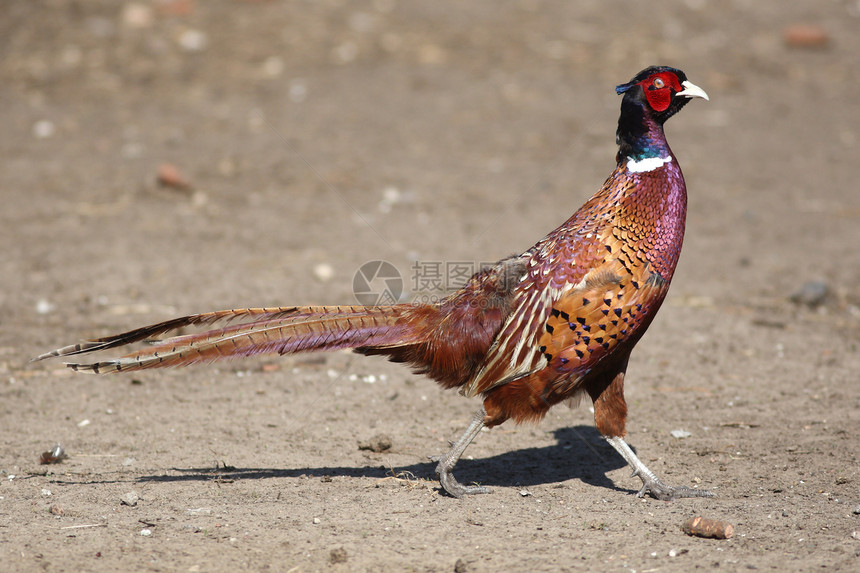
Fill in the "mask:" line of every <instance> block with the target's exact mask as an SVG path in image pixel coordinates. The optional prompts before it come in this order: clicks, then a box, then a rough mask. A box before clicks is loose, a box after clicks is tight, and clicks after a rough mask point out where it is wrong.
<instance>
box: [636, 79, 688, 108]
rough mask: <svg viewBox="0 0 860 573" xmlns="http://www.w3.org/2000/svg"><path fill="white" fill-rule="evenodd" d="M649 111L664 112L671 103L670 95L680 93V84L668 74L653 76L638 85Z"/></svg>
mask: <svg viewBox="0 0 860 573" xmlns="http://www.w3.org/2000/svg"><path fill="white" fill-rule="evenodd" d="M640 85H641V86H642V90H643V91H644V92H645V98H646V99H647V100H648V105H650V106H651V109H653V110H654V111H657V112H661V111H666V110H667V109H668V108H669V104H671V103H672V93H673V92H675V93H677V92H679V91H681V82H679V81H678V77H677V76H676V75H675V74H673V73H670V72H663V73H659V74H654V75H653V76H651V77H649V78H648V79H647V80H645V81H644V82H642V83H641V84H640Z"/></svg>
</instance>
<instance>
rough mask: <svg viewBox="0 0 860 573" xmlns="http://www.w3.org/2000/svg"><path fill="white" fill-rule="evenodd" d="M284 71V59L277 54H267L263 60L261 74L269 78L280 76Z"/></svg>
mask: <svg viewBox="0 0 860 573" xmlns="http://www.w3.org/2000/svg"><path fill="white" fill-rule="evenodd" d="M283 73H284V60H283V59H281V58H279V57H278V56H269V57H268V58H266V60H265V61H264V62H263V74H264V75H266V76H267V77H270V78H277V77H280V75H281V74H283Z"/></svg>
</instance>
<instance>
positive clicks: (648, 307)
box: [37, 66, 713, 499]
mask: <svg viewBox="0 0 860 573" xmlns="http://www.w3.org/2000/svg"><path fill="white" fill-rule="evenodd" d="M616 92H617V93H618V94H621V95H623V99H622V101H621V115H620V119H619V121H618V131H617V143H618V154H617V157H616V161H617V166H616V167H615V170H614V171H613V172H612V174H611V175H610V176H609V178H608V179H607V180H606V182H605V183H604V185H603V187H602V188H601V189H600V191H598V192H597V193H596V194H595V195H594V196H593V197H592V198H591V199H589V200H588V202H586V203H585V205H583V206H582V207H581V208H580V209H579V210H578V211H576V213H574V214H573V216H572V217H570V219H568V220H567V221H566V222H565V223H564V224H562V225H561V226H560V227H559V228H557V229H556V230H554V231H552V232H551V233H550V234H549V235H547V236H546V237H545V238H543V239H541V240H540V241H539V242H538V243H537V244H536V245H535V246H533V247H532V248H530V249H529V250H527V251H526V252H524V253H523V254H521V255H519V256H512V257H509V258H506V259H503V260H501V261H500V262H498V263H497V264H496V265H495V266H494V267H492V268H490V269H488V270H485V271H482V272H479V273H477V274H476V275H474V276H473V277H471V279H469V281H468V282H467V284H466V285H465V286H464V287H463V288H462V289H460V290H459V291H457V292H455V293H453V294H452V295H450V296H448V297H447V298H445V299H443V300H441V301H439V302H438V303H436V304H395V305H391V306H292V307H281V308H252V309H242V310H225V311H218V312H210V313H204V314H196V315H191V316H185V317H181V318H175V319H173V320H168V321H166V322H162V323H159V324H154V325H151V326H145V327H142V328H138V329H135V330H131V331H129V332H126V333H123V334H118V335H115V336H108V337H105V338H99V339H95V340H91V341H88V342H83V343H80V344H75V345H72V346H67V347H64V348H60V349H58V350H54V351H52V352H48V353H45V354H43V355H41V356H39V357H38V358H37V359H44V358H49V357H52V356H72V355H77V354H83V353H86V352H93V351H98V350H107V349H111V348H115V347H119V346H124V345H126V344H129V343H132V342H137V341H142V340H148V339H151V338H152V337H156V336H159V335H164V334H167V333H173V334H174V336H172V337H169V338H165V339H161V340H158V341H157V342H156V343H155V344H154V345H152V346H149V347H147V348H145V349H143V350H140V351H138V352H133V353H131V354H127V355H125V356H122V357H121V358H117V359H114V360H107V361H102V362H93V363H89V364H79V363H71V364H68V366H69V367H71V368H72V369H74V370H77V371H88V372H95V373H104V372H126V371H132V370H139V369H142V368H159V367H166V366H183V365H188V364H194V363H200V362H208V361H212V360H216V359H222V358H231V357H237V356H250V355H255V354H262V353H278V354H291V353H296V352H310V351H320V350H336V349H343V348H352V349H354V350H355V351H356V352H359V353H362V354H380V355H384V356H387V357H388V358H389V359H391V360H393V361H395V362H405V363H407V364H410V365H411V366H412V367H413V368H414V369H415V370H416V371H417V372H419V373H423V374H426V375H427V376H429V377H430V378H433V379H434V380H436V381H437V382H438V383H439V384H441V385H442V386H443V387H445V388H454V387H459V388H460V392H461V393H462V394H464V395H465V396H475V395H480V396H481V397H482V398H483V405H482V407H481V409H480V410H479V411H478V412H477V413H476V415H475V417H474V419H473V420H472V422H471V423H470V424H469V426H468V428H467V429H466V431H465V432H464V433H463V435H462V436H461V437H460V438H459V439H458V440H457V441H456V442H455V443H454V444H453V445H452V447H451V449H450V451H448V453H447V454H445V455H444V456H442V457H441V458H440V459H439V463H438V466H437V468H436V472H437V474H438V475H439V478H440V481H441V484H442V487H443V488H444V489H445V491H447V492H448V493H449V494H451V495H453V496H455V497H461V496H463V495H465V494H477V493H486V492H487V491H489V490H488V489H487V488H486V487H482V486H476V485H472V486H466V485H462V484H460V483H459V482H457V480H456V479H455V478H454V476H453V474H452V471H453V468H454V465H455V464H456V463H457V460H458V459H459V458H460V456H461V455H462V454H463V452H464V450H465V449H466V447H467V446H468V445H469V443H470V442H471V441H472V440H473V439H474V438H475V436H477V435H478V432H480V430H481V429H482V428H484V427H492V426H496V425H499V424H501V423H502V422H504V421H505V420H508V419H513V420H514V421H516V422H523V421H537V420H540V419H541V418H542V417H543V416H544V415H545V414H546V413H547V411H548V410H549V409H550V408H551V407H552V406H554V405H555V404H558V403H559V402H562V401H565V400H568V399H570V398H575V397H576V396H578V395H581V394H583V393H587V394H588V395H589V396H590V397H591V399H592V400H593V402H594V421H595V424H596V426H597V429H598V430H599V431H600V432H601V434H603V436H604V437H605V438H606V440H607V441H608V442H609V443H610V444H611V445H612V446H613V447H614V448H615V449H616V450H617V451H618V453H620V454H621V456H622V457H623V458H624V459H625V460H626V461H627V463H628V464H630V466H632V468H633V470H634V472H633V473H634V475H636V476H639V477H640V478H641V479H642V482H643V487H642V489H641V490H640V491H639V494H638V495H639V496H640V497H641V496H643V495H645V494H650V495H652V496H653V497H655V498H658V499H672V498H677V497H696V496H710V495H713V494H712V493H711V492H708V491H704V490H697V489H692V488H688V487H683V486H681V487H671V486H668V485H665V484H663V483H662V482H660V481H659V480H658V479H657V477H656V476H655V475H654V473H653V472H651V471H650V470H649V469H648V468H647V467H646V466H645V464H643V463H642V461H641V460H640V459H639V458H638V457H636V455H635V454H634V453H633V451H632V450H631V449H630V447H629V446H628V445H627V443H626V442H625V441H624V435H625V421H626V418H627V405H626V403H625V400H624V373H625V371H626V368H627V361H628V358H629V357H630V352H631V350H633V347H634V345H635V344H636V342H638V341H639V339H640V338H641V337H642V335H643V334H644V333H645V330H646V329H647V328H648V325H649V324H650V323H651V321H652V320H653V319H654V315H655V314H656V312H657V310H658V309H659V308H660V305H661V304H662V302H663V299H664V298H665V296H666V292H667V290H668V288H669V283H670V282H671V280H672V275H673V274H674V272H675V265H676V263H677V262H678V255H679V253H680V251H681V244H682V241H683V237H684V221H685V217H686V204H687V195H686V187H685V184H684V178H683V176H682V174H681V168H680V166H679V165H678V162H677V161H676V160H675V157H674V156H673V155H672V151H671V150H670V149H669V144H668V143H667V142H666V137H665V135H664V133H663V123H664V122H665V121H666V120H667V119H668V118H669V117H671V116H672V115H674V114H675V113H677V112H678V111H679V110H680V109H681V108H682V107H684V105H686V104H687V102H688V101H690V98H695V97H698V98H704V99H708V96H707V94H706V93H705V92H704V91H703V90H702V89H701V88H699V87H698V86H696V85H694V84H692V83H691V82H689V81H688V80H687V76H686V75H685V74H684V72H682V71H681V70H678V69H675V68H670V67H664V66H660V67H650V68H647V69H645V70H643V71H642V72H640V73H639V74H637V75H636V77H634V78H633V79H632V80H631V81H630V82H628V83H626V84H623V85H620V86H618V87H617V88H616ZM190 325H206V326H209V327H214V326H216V325H219V326H220V327H219V328H213V329H212V330H208V331H207V332H203V333H199V334H185V335H177V331H179V330H180V329H181V328H183V327H186V326H190Z"/></svg>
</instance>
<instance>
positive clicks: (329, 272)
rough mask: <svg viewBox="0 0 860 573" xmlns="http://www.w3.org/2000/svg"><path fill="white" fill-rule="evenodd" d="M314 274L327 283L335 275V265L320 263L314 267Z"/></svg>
mask: <svg viewBox="0 0 860 573" xmlns="http://www.w3.org/2000/svg"><path fill="white" fill-rule="evenodd" d="M314 276H315V277H316V278H317V280H319V281H322V282H324V283H326V282H328V281H330V280H331V279H332V278H333V277H334V267H332V266H331V265H330V264H328V263H320V264H318V265H316V266H315V267H314Z"/></svg>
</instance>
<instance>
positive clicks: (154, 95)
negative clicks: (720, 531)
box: [0, 0, 860, 573]
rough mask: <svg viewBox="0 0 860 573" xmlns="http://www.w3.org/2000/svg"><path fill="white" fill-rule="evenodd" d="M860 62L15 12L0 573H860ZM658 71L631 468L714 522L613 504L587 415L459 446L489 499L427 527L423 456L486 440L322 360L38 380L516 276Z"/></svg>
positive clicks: (472, 17) (357, 367)
mask: <svg viewBox="0 0 860 573" xmlns="http://www.w3.org/2000/svg"><path fill="white" fill-rule="evenodd" d="M796 25H804V26H807V28H800V29H797V28H794V26H796ZM858 30H860V5H858V3H857V2H856V1H855V0H850V1H848V0H833V1H827V2H824V1H822V0H801V1H798V2H782V1H778V0H756V1H751V0H750V1H744V0H734V1H731V0H686V1H669V0H660V1H654V2H603V1H597V0H577V1H576V2H566V1H562V0H558V1H551V0H520V1H504V2H495V1H490V0H485V1H484V0H482V1H474V2H447V1H434V2H423V1H418V0H416V1H398V0H375V1H367V2H347V1H320V2H311V1H304V2H302V1H296V2H280V1H274V0H273V1H269V2H267V1H261V0H260V1H252V0H246V1H240V0H235V1H234V0H230V1H228V0H211V1H209V0H207V1H203V0H198V1H197V2H192V1H190V0H164V1H147V0H140V1H138V2H119V1H108V0H88V1H83V0H41V1H30V0H10V1H8V2H4V5H3V18H2V19H0V37H2V38H3V40H2V42H0V57H2V60H0V94H2V106H0V122H2V123H0V124H2V130H0V157H2V161H0V198H2V209H0V216H2V223H0V245H2V252H3V256H2V257H1V258H0V410H2V415H0V563H2V565H0V568H2V569H3V570H4V571H117V570H129V571H130V570H140V571H201V572H205V571H213V572H220V571H236V570H274V571H296V572H298V571H422V572H423V571H427V572H431V571H432V572H436V571H438V572H444V571H447V572H453V571H456V572H458V573H464V572H481V571H488V572H489V571H639V572H644V571H693V570H720V571H744V570H777V571H813V570H828V571H858V570H860V464H858V455H860V438H858V434H860V386H858V372H860V354H858V348H857V346H858V341H860V290H858V287H857V285H858V284H860V248H858V245H860V189H858V175H857V174H858V170H857V166H858V159H860V141H858V138H860V105H858V93H860V33H858ZM822 34H823V36H822ZM656 63H660V64H669V65H675V66H677V67H680V68H682V69H684V70H685V71H686V72H687V74H688V76H689V77H690V79H691V80H692V81H693V82H695V83H696V84H698V85H700V86H701V87H703V88H704V89H706V90H707V91H708V93H709V94H710V96H711V101H710V102H703V101H698V100H697V101H694V102H692V103H691V105H689V106H687V108H685V109H684V111H683V112H682V113H681V114H680V115H679V116H678V117H677V118H674V119H673V120H672V121H671V122H670V124H669V125H668V129H667V131H668V135H669V139H670V142H671V144H672V147H673V149H674V151H675V153H676V155H677V157H678V160H679V162H680V163H681V164H682V166H683V168H684V171H685V174H686V178H687V186H688V190H689V194H690V209H689V219H688V226H687V241H686V245H685V250H684V253H683V254H682V257H681V262H680V265H679V269H678V272H677V274H676V276H675V281H674V284H673V287H672V290H671V292H670V294H669V298H668V299H667V302H666V305H665V306H664V308H663V310H662V311H661V313H660V315H659V316H658V317H657V320H656V321H655V322H654V324H653V326H652V327H651V329H650V331H649V333H648V334H647V335H646V336H645V338H644V339H643V340H642V342H641V343H640V344H639V346H638V348H637V350H636V351H635V352H634V354H633V358H632V361H631V365H630V369H629V372H628V383H627V398H628V402H629V405H630V417H629V436H628V437H629V441H630V443H631V444H632V445H633V446H634V447H635V448H636V450H637V451H638V452H639V454H640V455H641V456H642V458H643V460H644V461H645V462H646V463H647V464H648V465H649V466H650V467H651V468H652V469H653V470H655V471H656V472H657V473H658V474H659V475H660V476H661V477H662V478H664V480H666V481H668V482H670V483H674V484H685V485H695V486H696V487H701V488H708V489H712V490H713V491H715V492H716V493H717V494H718V497H716V498H713V499H687V500H680V501H675V502H671V503H665V502H660V501H654V500H650V499H644V500H640V499H638V498H637V497H636V495H635V493H636V490H637V489H638V487H639V480H638V479H636V478H633V477H630V475H629V469H627V468H626V467H625V466H624V462H623V460H622V459H621V458H620V457H619V456H618V455H617V454H616V453H615V452H614V451H613V450H612V449H611V448H610V447H609V446H608V445H607V444H605V443H604V442H603V441H602V439H601V438H600V436H599V434H598V433H597V432H596V431H595V430H594V428H593V422H592V417H591V414H590V412H589V409H588V404H583V405H582V406H580V407H579V408H578V409H568V408H566V407H563V406H562V407H557V408H555V409H554V410H552V411H551V412H550V414H549V415H548V416H547V418H546V419H545V420H544V421H543V422H542V423H541V424H540V425H537V426H515V425H513V424H510V423H509V424H505V425H503V426H501V427H499V428H495V429H493V430H491V431H489V432H486V433H484V434H483V435H481V436H480V437H479V439H478V440H476V442H475V443H474V444H473V446H472V447H471V448H470V449H469V450H468V451H467V456H468V458H467V459H464V460H463V461H462V462H461V464H460V465H459V466H458V470H459V471H458V477H459V478H460V479H461V480H462V481H464V482H478V483H481V484H484V485H488V486H490V487H491V488H492V489H493V492H492V494H490V495H484V496H476V497H472V498H469V499H462V500H457V499H454V498H451V497H448V496H446V495H444V494H443V493H441V492H440V489H439V486H438V484H437V482H436V481H435V479H434V472H433V470H434V466H433V464H432V463H431V462H430V461H429V460H428V456H430V455H434V454H439V453H442V452H444V451H445V450H446V449H447V443H448V440H451V439H453V438H455V437H456V436H457V435H459V433H460V432H461V431H462V428H463V427H465V425H466V423H467V422H468V420H469V418H470V416H471V414H472V412H473V411H474V410H475V409H476V408H477V406H478V403H477V402H475V401H474V400H467V399H464V398H462V397H460V396H459V395H457V393H456V392H443V391H442V390H440V389H439V388H438V387H437V386H436V385H435V384H433V383H432V382H430V381H428V380H426V379H423V378H421V377H418V376H413V375H412V374H410V373H409V372H408V371H407V370H406V369H404V368H402V367H400V366H397V365H393V364H389V363H387V362H385V361H383V360H376V359H368V358H364V357H360V356H356V355H352V354H348V353H335V354H331V355H316V356H310V357H308V356H298V357H289V358H277V357H267V358H261V359H254V360H244V361H239V362H231V363H222V364H218V365H211V366H201V367H195V368H190V369H184V370H176V371H147V372H143V373H139V374H134V375H118V376H107V377H96V376H86V375H82V374H74V373H72V372H71V371H68V370H67V369H65V368H64V367H63V366H62V364H61V363H60V361H53V362H52V361H46V362H38V363H29V362H28V360H29V359H30V358H31V357H33V356H35V355H37V354H39V353H40V352H43V351H45V350H49V349H51V348H56V347H58V346H61V345H64V344H70V343H74V342H76V341H78V340H80V339H83V338H88V337H95V336H102V335H105V334H109V333H112V332H117V331H122V330H126V329H129V328H132V327H135V326H139V325H142V324H146V323H150V322H155V321H159V320H164V319H167V318H171V317H173V316H176V315H182V314H191V313H194V312H202V311H207V310H215V309H221V308H231V307H245V306H273V305H290V304H310V303H317V304H338V303H353V302H354V297H353V294H354V293H353V277H354V275H355V273H356V271H357V270H358V269H359V268H360V267H361V265H363V264H364V263H366V262H367V261H373V260H382V261H388V262H390V263H391V264H392V265H394V266H395V267H396V268H397V269H398V270H399V272H400V273H401V275H402V277H403V280H404V296H410V297H414V296H434V295H438V294H439V292H438V291H440V290H441V291H444V290H445V289H447V288H450V287H452V286H456V285H455V284H453V283H456V282H457V277H455V276H453V275H451V274H444V275H443V276H441V279H444V280H443V282H444V283H445V284H442V283H439V282H438V281H437V282H435V283H433V284H426V283H421V281H420V280H418V279H421V278H422V277H423V278H427V277H429V276H431V275H430V274H428V273H430V272H431V269H432V265H433V264H435V263H439V264H440V265H445V264H449V263H451V264H455V263H456V264H457V265H461V266H462V265H466V266H468V265H477V264H479V263H481V262H484V261H493V260H496V259H499V258H501V257H503V256H506V255H508V254H511V253H514V252H521V251H523V250H525V249H526V248H528V247H530V246H531V245H532V244H533V243H534V242H535V241H536V240H538V239H539V238H541V237H542V236H543V235H544V234H545V233H546V232H548V231H549V230H551V229H553V228H554V227H555V226H557V225H558V224H559V223H560V222H562V221H563V220H564V219H566V218H567V216H568V215H569V214H570V213H572V212H573V211H574V210H575V209H576V208H577V207H578V206H579V205H580V204H581V203H582V202H583V201H585V199H587V198H588V197H589V196H590V195H591V194H592V193H593V192H594V191H595V190H597V188H598V187H599V186H600V185H601V183H602V182H603V180H604V179H605V177H606V176H607V175H608V174H609V172H610V171H611V169H612V168H613V166H614V153H615V143H614V132H615V124H616V120H617V114H618V106H619V98H618V97H617V96H616V95H615V94H614V90H613V88H614V86H615V85H616V84H618V83H621V82H624V81H627V80H628V79H629V78H630V77H632V75H633V74H634V73H636V72H637V71H639V70H640V69H641V68H643V67H645V66H647V65H650V64H656ZM165 163H169V164H172V165H174V166H176V167H177V168H178V169H179V170H180V172H181V174H182V176H184V177H185V178H187V180H188V181H189V182H190V183H191V188H190V189H179V188H176V187H162V186H159V185H157V184H156V173H157V170H158V168H159V166H160V165H162V164H165ZM416 261H417V263H418V264H416ZM441 268H445V269H447V268H448V267H444V266H443V267H441ZM458 268H460V267H458ZM444 272H445V273H448V271H447V270H445V271H444ZM419 275H420V276H419ZM416 283H421V284H416ZM374 284H378V281H377V282H376V283H374ZM374 288H376V287H374ZM428 288H429V289H430V291H427V289H428ZM434 289H435V290H434ZM431 291H432V292H431ZM677 430H680V431H683V432H685V433H682V434H678V433H677V432H676V435H683V436H687V437H683V438H679V437H673V434H672V432H673V431H677ZM386 436H387V437H388V439H390V442H391V445H390V448H389V449H387V450H383V451H374V449H376V450H381V449H382V448H380V447H376V448H374V449H370V450H367V449H361V446H362V445H366V443H367V442H374V441H375V442H379V441H380V438H381V437H382V438H384V437H386ZM58 442H59V443H61V444H62V445H63V447H64V448H65V450H66V451H67V453H68V458H67V459H65V460H64V461H63V462H62V463H59V464H56V465H40V463H39V456H40V454H41V453H42V452H44V451H46V450H48V449H49V448H50V447H51V446H52V445H53V444H55V443H58ZM697 515H700V516H704V517H708V518H714V519H721V520H725V521H727V522H729V523H731V524H732V525H733V526H734V528H735V535H734V537H733V538H731V539H727V540H715V539H702V538H697V537H690V536H687V535H685V534H684V533H683V532H682V531H681V529H680V525H681V523H682V522H683V521H684V520H685V519H687V518H689V517H692V516H697Z"/></svg>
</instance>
